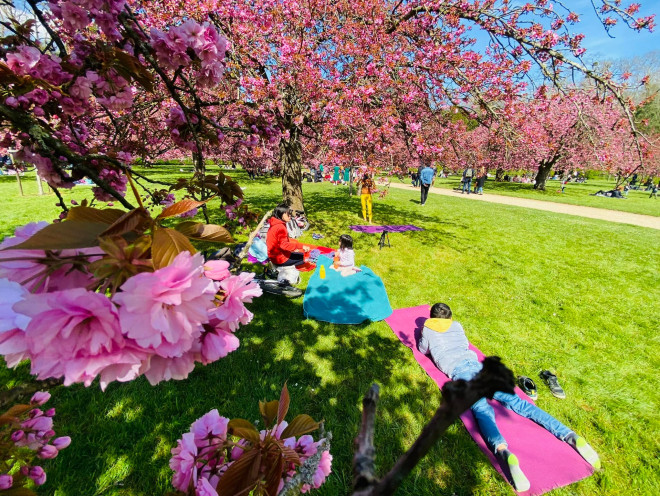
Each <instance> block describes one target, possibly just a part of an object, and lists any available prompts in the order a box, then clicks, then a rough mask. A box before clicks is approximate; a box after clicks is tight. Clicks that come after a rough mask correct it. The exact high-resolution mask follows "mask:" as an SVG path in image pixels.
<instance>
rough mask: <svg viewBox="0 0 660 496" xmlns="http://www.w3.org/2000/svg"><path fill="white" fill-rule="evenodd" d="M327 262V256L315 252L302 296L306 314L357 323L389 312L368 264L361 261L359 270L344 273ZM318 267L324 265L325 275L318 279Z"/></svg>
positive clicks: (339, 321)
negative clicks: (309, 276)
mask: <svg viewBox="0 0 660 496" xmlns="http://www.w3.org/2000/svg"><path fill="white" fill-rule="evenodd" d="M331 266H332V260H331V259H330V258H328V257H325V256H323V255H321V256H319V258H318V260H317V262H316V270H315V271H314V273H313V274H312V277H311V278H310V279H309V283H308V284H307V290H306V291H305V298H304V300H303V311H304V312H305V317H306V318H308V319H314V320H320V321H323V322H331V323H333V324H360V323H362V322H364V321H365V320H371V321H377V320H384V319H386V318H387V317H389V316H390V315H392V307H391V306H390V300H389V299H388V298H387V292H386V291H385V286H384V285H383V281H382V280H381V279H380V277H378V276H377V275H376V274H374V273H373V271H372V270H371V269H370V268H368V267H365V266H364V265H363V266H361V267H360V268H361V269H362V272H357V273H355V274H353V275H350V276H346V277H344V276H342V275H341V274H340V273H339V272H337V271H336V270H333V269H332V268H331ZM321 267H325V279H321V276H320V272H321Z"/></svg>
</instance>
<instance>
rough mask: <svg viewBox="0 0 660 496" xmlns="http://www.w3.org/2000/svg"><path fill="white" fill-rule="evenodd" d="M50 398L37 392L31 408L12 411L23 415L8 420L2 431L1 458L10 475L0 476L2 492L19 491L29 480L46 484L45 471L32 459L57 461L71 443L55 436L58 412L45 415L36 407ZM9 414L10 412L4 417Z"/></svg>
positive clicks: (66, 439) (15, 408)
mask: <svg viewBox="0 0 660 496" xmlns="http://www.w3.org/2000/svg"><path fill="white" fill-rule="evenodd" d="M49 399H50V394H49V393H46V392H38V393H35V394H34V396H32V399H31V400H30V405H16V406H15V407H13V408H12V411H22V412H23V413H21V414H19V415H15V416H13V417H11V418H10V419H8V420H9V421H8V422H7V423H5V424H4V425H3V428H2V430H1V431H0V437H1V438H2V441H3V442H2V443H0V445H1V446H2V447H3V452H2V453H1V455H0V456H2V460H3V461H4V466H5V467H7V469H8V470H7V473H4V474H0V490H7V489H11V488H14V489H17V488H19V487H21V486H23V485H24V483H25V482H27V479H32V481H33V482H34V484H36V485H37V486H40V485H42V484H43V483H44V482H46V472H45V471H44V469H43V468H42V467H41V466H39V465H32V464H31V460H32V459H33V458H34V457H35V456H36V457H37V458H40V459H42V460H46V459H51V458H55V457H56V456H57V455H58V453H59V452H60V451H61V450H63V449H64V448H66V447H67V446H69V444H71V438H70V437H68V436H62V437H55V431H54V430H53V417H54V416H55V409H54V408H50V409H48V410H46V411H45V412H44V411H42V410H41V409H39V408H37V407H39V406H41V405H43V404H44V403H46V402H47V401H48V400H49ZM31 407H34V408H31ZM17 408H19V409H20V410H17ZM8 415H9V412H8V413H6V414H5V416H8ZM16 465H19V466H18V467H17V466H16ZM10 473H11V475H10Z"/></svg>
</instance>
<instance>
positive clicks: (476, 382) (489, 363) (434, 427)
mask: <svg viewBox="0 0 660 496" xmlns="http://www.w3.org/2000/svg"><path fill="white" fill-rule="evenodd" d="M513 386H514V379H513V373H512V372H511V371H510V370H509V369H508V368H507V367H505V366H504V365H503V364H502V362H501V361H500V359H499V357H487V358H486V359H485V360H484V366H483V369H482V370H481V372H479V374H478V375H477V376H476V377H475V378H474V379H472V380H471V381H470V382H466V381H463V380H459V381H452V382H448V383H447V384H445V386H444V387H443V388H442V403H441V405H440V407H439V408H438V410H437V411H436V412H435V415H434V416H433V418H432V419H431V421H430V422H429V423H428V424H426V426H425V427H424V428H423V429H422V432H421V434H420V435H419V437H418V438H417V439H416V440H415V442H414V443H413V445H412V446H411V447H410V449H409V450H408V451H407V452H406V453H404V455H403V456H402V457H401V458H399V460H398V461H397V462H396V464H395V465H394V467H392V469H391V470H390V471H389V472H388V473H387V474H386V475H385V476H384V477H383V478H382V479H381V480H378V479H377V478H376V475H375V469H374V467H373V459H374V455H375V450H374V447H373V437H374V429H375V415H376V403H377V401H378V386H376V385H375V384H374V385H373V386H372V387H371V389H370V390H369V392H368V393H367V395H365V398H364V400H363V407H364V408H363V412H362V427H361V430H360V434H359V436H358V438H357V439H356V446H357V451H356V454H355V457H354V459H353V473H354V479H353V490H354V492H353V496H382V495H389V494H394V492H395V491H396V490H397V488H398V487H399V486H400V485H401V482H402V481H403V480H404V479H405V478H406V477H407V476H408V475H409V474H410V472H411V471H412V470H413V468H415V466H416V465H417V464H418V463H419V462H420V461H421V459H422V458H424V456H426V454H427V453H428V452H429V450H430V449H431V447H432V446H433V445H434V444H435V443H436V442H437V441H438V439H439V438H440V436H441V435H442V434H443V433H444V432H445V431H446V430H447V428H449V426H450V425H451V424H453V423H454V421H456V419H458V417H460V415H461V414H462V413H463V412H464V411H465V410H467V409H468V408H470V406H471V405H472V404H474V403H475V402H476V401H477V400H479V399H480V398H483V397H487V398H492V397H493V394H495V392H496V391H504V392H509V393H512V392H513Z"/></svg>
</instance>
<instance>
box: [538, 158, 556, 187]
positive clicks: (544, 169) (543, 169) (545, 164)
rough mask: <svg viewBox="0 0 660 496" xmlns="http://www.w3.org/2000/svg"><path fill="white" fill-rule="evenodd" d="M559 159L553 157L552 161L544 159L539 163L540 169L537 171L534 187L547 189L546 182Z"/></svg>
mask: <svg viewBox="0 0 660 496" xmlns="http://www.w3.org/2000/svg"><path fill="white" fill-rule="evenodd" d="M556 161H557V159H552V160H550V161H545V160H544V161H542V162H541V163H540V164H539V171H538V172H537V173H536V178H535V182H534V189H538V190H541V191H545V182H546V181H547V180H548V176H549V175H550V171H551V170H552V166H553V165H555V162H556Z"/></svg>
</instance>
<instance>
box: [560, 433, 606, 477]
mask: <svg viewBox="0 0 660 496" xmlns="http://www.w3.org/2000/svg"><path fill="white" fill-rule="evenodd" d="M564 441H566V442H567V443H568V444H570V445H571V446H572V447H573V449H574V450H575V451H577V452H578V453H580V456H581V457H582V458H584V459H585V460H586V461H587V462H589V464H591V466H592V467H593V468H595V469H596V470H598V469H599V468H600V458H599V457H598V453H596V450H594V449H593V448H592V447H591V445H590V444H589V443H588V442H587V440H586V439H585V438H583V437H582V436H578V435H577V434H576V433H575V432H571V433H570V434H569V435H568V436H566V439H564Z"/></svg>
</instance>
